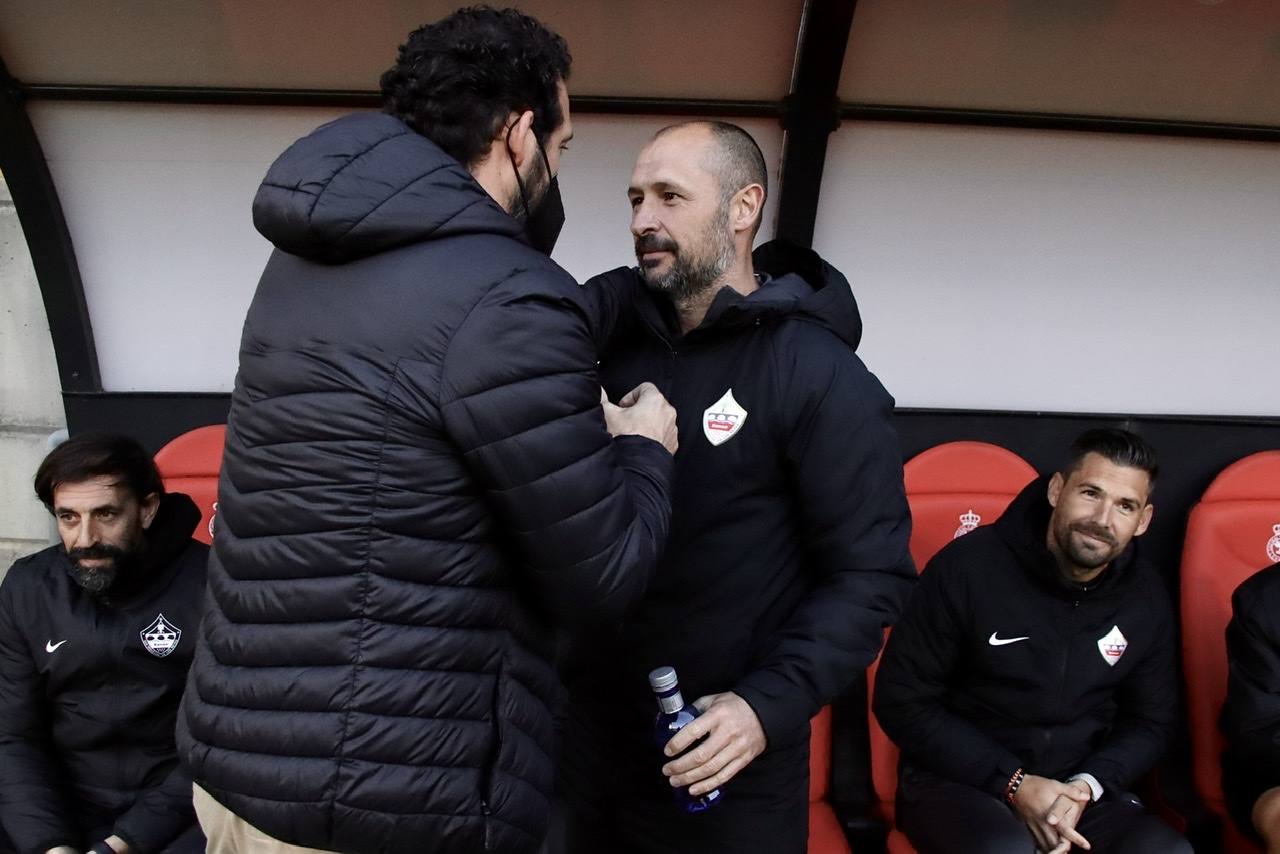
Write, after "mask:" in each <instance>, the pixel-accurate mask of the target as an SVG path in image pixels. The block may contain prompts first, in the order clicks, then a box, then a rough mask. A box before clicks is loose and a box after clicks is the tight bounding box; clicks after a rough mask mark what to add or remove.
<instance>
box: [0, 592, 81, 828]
mask: <svg viewBox="0 0 1280 854" xmlns="http://www.w3.org/2000/svg"><path fill="white" fill-rule="evenodd" d="M22 575H23V573H21V572H20V571H19V570H18V568H17V567H15V568H14V569H11V570H10V571H9V574H8V575H7V576H6V577H5V580H4V583H3V584H0V823H3V825H4V829H5V831H6V832H7V833H8V834H9V837H10V839H12V840H13V843H14V845H15V847H16V849H17V850H19V851H46V850H48V849H50V848H55V847H57V846H59V845H71V846H77V845H79V844H80V840H79V839H78V838H77V833H76V832H75V831H74V828H75V824H74V823H73V822H72V821H71V817H70V812H69V811H68V809H67V805H66V803H65V802H64V801H63V798H62V794H61V789H60V785H59V783H60V781H61V777H62V772H61V771H60V770H59V767H58V761H57V759H56V758H55V756H54V755H53V745H52V743H51V742H50V737H49V728H48V724H47V721H48V720H49V715H48V710H47V708H46V707H45V703H44V701H43V698H44V688H43V686H42V685H41V683H40V675H39V673H38V672H37V671H36V668H35V665H34V664H33V662H32V661H31V656H30V654H29V652H28V650H29V646H28V644H27V641H26V639H25V638H24V637H23V634H22V631H21V629H20V628H19V626H20V623H19V619H20V617H19V614H20V603H19V602H18V601H16V600H17V598H18V596H17V594H18V587H19V585H20V584H21V582H22V581H23V578H22Z"/></svg>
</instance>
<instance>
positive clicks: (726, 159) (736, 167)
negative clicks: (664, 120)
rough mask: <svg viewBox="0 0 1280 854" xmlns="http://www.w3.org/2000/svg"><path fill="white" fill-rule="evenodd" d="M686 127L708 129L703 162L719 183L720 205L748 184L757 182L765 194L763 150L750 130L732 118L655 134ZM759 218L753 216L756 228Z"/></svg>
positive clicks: (692, 123)
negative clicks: (709, 150) (707, 153)
mask: <svg viewBox="0 0 1280 854" xmlns="http://www.w3.org/2000/svg"><path fill="white" fill-rule="evenodd" d="M687 127H703V128H706V129H707V130H708V131H710V133H711V140H712V143H713V147H712V153H711V159H710V162H708V163H707V164H706V165H707V169H708V170H709V171H710V172H711V173H712V174H713V175H715V177H716V181H717V182H718V183H719V184H720V203H721V204H722V205H725V204H728V203H729V199H731V198H733V194H734V193H736V192H738V191H739V190H741V189H742V188H743V187H746V186H747V185H749V184H759V185H760V186H761V187H762V188H763V189H764V194H765V197H766V198H767V197H768V195H769V170H768V169H767V168H766V167H765V163H764V153H763V152H761V151H760V146H759V145H757V144H756V141H755V139H754V138H752V136H751V134H749V133H747V132H746V131H745V130H743V129H742V128H741V127H739V126H738V125H735V124H733V123H731V122H720V121H708V120H696V121H689V122H680V123H679V124H674V125H671V126H669V127H665V128H663V129H662V130H660V131H658V133H657V136H662V135H663V134H666V133H669V132H671V131H673V130H678V129H681V128H687ZM762 218H763V217H757V218H756V226H755V227H756V229H757V230H758V229H759V228H760V220H761V219H762Z"/></svg>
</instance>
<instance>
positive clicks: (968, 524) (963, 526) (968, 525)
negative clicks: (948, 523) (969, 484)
mask: <svg viewBox="0 0 1280 854" xmlns="http://www.w3.org/2000/svg"><path fill="white" fill-rule="evenodd" d="M981 524H982V517H981V516H979V515H978V514H977V513H974V512H973V510H972V509H971V510H970V511H969V512H968V513H961V514H960V527H959V528H956V532H955V533H954V534H952V535H951V539H953V540H958V539H960V538H961V537H963V536H964V535H965V534H967V533H969V532H970V531H972V530H973V529H974V528H976V527H978V526H979V525H981Z"/></svg>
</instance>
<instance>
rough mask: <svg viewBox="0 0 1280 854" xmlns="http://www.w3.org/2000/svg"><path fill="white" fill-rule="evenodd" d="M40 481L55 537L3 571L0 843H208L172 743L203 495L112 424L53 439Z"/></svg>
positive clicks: (170, 851) (138, 849) (120, 850)
mask: <svg viewBox="0 0 1280 854" xmlns="http://www.w3.org/2000/svg"><path fill="white" fill-rule="evenodd" d="M35 487H36V494H37V495H38V496H39V497H40V500H41V501H42V502H44V504H45V506H46V507H48V508H49V511H50V512H51V513H53V514H54V517H55V518H56V519H57V522H58V534H59V536H60V537H61V539H62V545H57V546H51V547H49V548H47V549H45V550H44V551H40V552H37V553H36V554H33V555H31V556H29V557H25V558H23V559H22V560H19V561H18V562H17V563H15V564H14V565H13V568H12V569H10V570H9V572H8V574H7V575H6V576H5V578H4V583H3V584H0V852H2V854H13V852H17V854H45V852H46V851H50V850H54V851H56V852H58V854H69V852H80V851H90V850H91V851H93V852H94V854H157V852H160V851H164V852H166V854H195V852H199V851H204V837H203V836H201V835H200V829H199V827H197V826H196V818H195V815H194V813H193V812H192V810H191V779H190V778H189V777H188V776H187V775H186V774H185V773H183V771H182V769H181V767H179V765H178V757H177V751H176V749H175V747H174V743H173V726H174V719H175V717H176V716H177V713H178V702H179V700H180V699H181V698H182V690H183V686H184V685H185V684H186V681H187V669H188V668H189V667H190V665H191V658H192V651H193V650H194V649H195V636H196V627H197V625H198V624H199V622H200V612H201V605H202V602H203V600H204V588H205V566H206V562H207V559H208V554H209V548H208V546H206V545H204V544H203V543H199V542H196V541H195V540H193V539H191V533H192V531H194V530H195V528H196V525H197V524H198V523H199V522H200V511H199V510H198V509H197V508H196V506H195V504H194V503H193V502H192V501H191V499H190V498H188V497H187V496H185V495H180V494H177V493H169V494H165V492H164V487H163V486H162V484H161V482H160V475H159V473H158V472H157V471H156V467H155V463H153V462H152V461H151V458H150V457H149V456H147V454H146V452H145V451H144V450H143V449H142V448H141V447H140V446H139V445H138V443H137V442H135V441H133V440H132V439H128V438H124V437H119V436H77V437H76V438H74V439H71V440H69V441H67V442H64V443H63V444H61V445H59V446H58V447H57V448H55V449H54V450H53V451H52V452H51V453H50V454H49V456H47V457H46V458H45V460H44V462H43V463H41V464H40V468H39V469H38V470H37V472H36V478H35ZM90 846H92V847H90Z"/></svg>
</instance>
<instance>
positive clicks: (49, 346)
mask: <svg viewBox="0 0 1280 854" xmlns="http://www.w3.org/2000/svg"><path fill="white" fill-rule="evenodd" d="M65 425H66V419H65V417H64V415H63V411H62V388H61V385H60V384H59V381H58V367H57V362H56V361H55V360H54V355H53V341H52V339H51V338H50V336H49V324H48V321H47V320H46V319H45V312H44V303H43V301H42V300H41V298H40V287H39V284H38V283H37V281H36V274H35V270H34V269H32V266H31V255H30V253H28V251H27V243H26V238H25V237H24V236H23V232H22V226H21V224H20V223H19V222H18V215H17V212H16V211H15V210H14V207H13V201H12V199H11V198H10V195H9V188H8V186H7V185H6V184H5V182H4V179H3V176H0V483H3V484H4V485H5V488H4V489H3V490H0V578H3V576H4V574H5V572H7V571H8V569H9V565H10V564H11V563H13V561H14V560H15V559H17V558H19V557H21V556H22V555H26V554H30V553H31V552H34V551H38V550H39V549H41V548H44V546H45V545H46V544H47V543H48V542H49V537H50V533H51V531H52V528H53V526H52V517H51V516H50V515H49V513H48V512H47V511H46V510H45V509H44V505H42V504H41V503H40V502H39V501H38V500H37V499H36V496H35V492H34V491H33V490H32V485H31V481H32V478H33V476H34V475H35V472H36V468H37V467H38V466H39V465H40V461H41V460H42V459H44V455H45V452H46V451H47V450H48V448H47V439H48V436H49V434H50V433H52V432H54V431H55V430H58V429H60V428H62V427H64V426H65Z"/></svg>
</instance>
